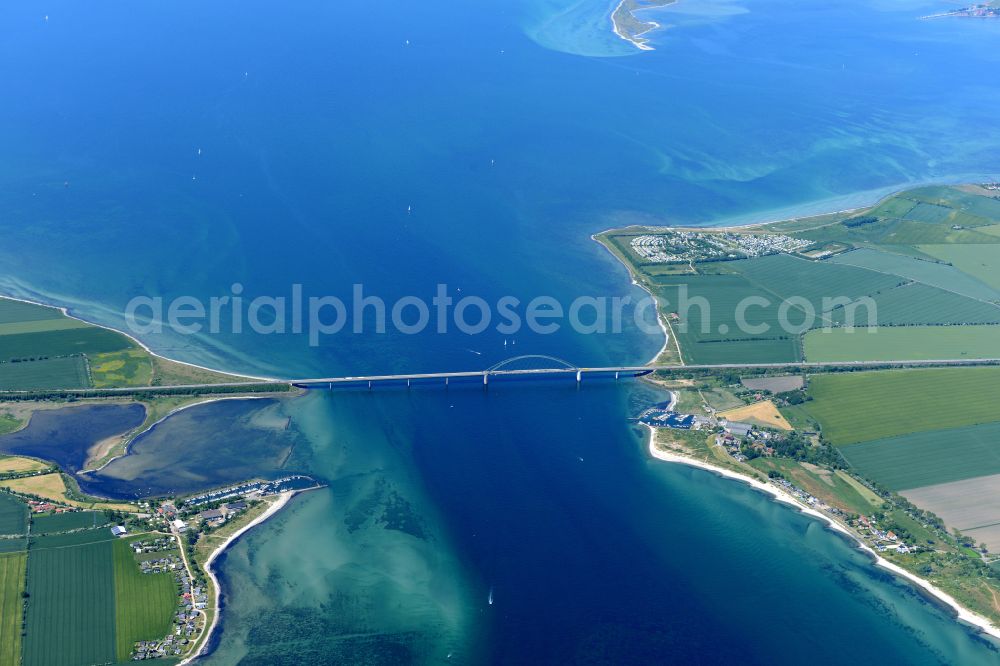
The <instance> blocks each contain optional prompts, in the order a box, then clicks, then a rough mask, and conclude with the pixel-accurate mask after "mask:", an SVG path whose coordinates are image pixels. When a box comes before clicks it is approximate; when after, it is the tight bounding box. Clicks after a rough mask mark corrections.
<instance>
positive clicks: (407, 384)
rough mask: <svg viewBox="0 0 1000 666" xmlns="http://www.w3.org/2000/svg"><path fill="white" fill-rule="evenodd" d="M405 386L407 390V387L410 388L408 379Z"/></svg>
mask: <svg viewBox="0 0 1000 666" xmlns="http://www.w3.org/2000/svg"><path fill="white" fill-rule="evenodd" d="M406 388H407V390H409V388H410V380H409V379H407V380H406Z"/></svg>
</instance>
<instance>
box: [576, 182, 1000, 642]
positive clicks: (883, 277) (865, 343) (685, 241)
mask: <svg viewBox="0 0 1000 666" xmlns="http://www.w3.org/2000/svg"><path fill="white" fill-rule="evenodd" d="M998 191H1000V184H997V183H981V184H974V185H962V186H928V187H921V188H917V189H914V190H909V191H905V192H900V193H897V194H894V195H891V196H889V197H886V198H885V199H883V200H881V201H879V202H877V203H876V204H875V205H873V206H869V207H865V208H860V209H854V210H847V211H840V212H837V213H831V214H826V215H819V216H812V217H808V218H798V219H790V220H783V221H779V222H774V223H768V224H757V225H749V226H746V227H729V228H722V227H716V228H712V227H698V228H694V227H691V228H683V227H630V228H627V229H616V230H610V231H607V232H604V233H602V234H598V235H597V236H595V238H596V240H598V241H599V242H601V243H602V244H603V245H604V246H605V247H606V248H607V249H608V250H609V251H610V252H611V253H612V254H614V255H615V256H616V257H617V258H618V259H619V260H621V261H622V262H623V263H624V264H625V265H626V266H627V267H628V269H629V271H630V273H631V275H632V279H633V281H634V283H635V284H637V285H639V286H641V287H643V288H644V289H646V290H647V291H648V292H649V293H650V294H652V295H653V296H654V298H655V299H656V301H657V307H658V310H659V316H660V319H661V322H663V323H664V324H665V325H666V326H667V327H668V332H669V335H670V337H671V338H672V339H673V341H674V343H675V349H676V355H674V354H670V355H667V356H661V357H659V358H658V359H657V365H658V369H657V371H656V372H655V373H653V374H652V375H650V376H649V378H648V379H649V381H652V382H654V383H656V384H658V385H659V386H661V387H662V388H664V389H667V390H669V391H670V392H671V396H672V397H671V400H670V401H669V402H668V403H663V404H660V405H656V406H653V407H650V408H649V409H647V410H646V411H644V412H643V413H642V414H641V415H640V416H639V421H640V422H641V423H643V424H644V425H646V426H647V427H648V428H649V429H650V431H651V437H650V452H651V454H652V455H653V456H654V457H656V458H659V459H662V460H667V461H670V462H679V463H684V464H688V465H692V466H696V467H702V468H705V469H710V470H713V471H715V472H717V473H719V474H721V475H722V476H727V477H732V478H738V479H740V480H742V481H744V482H746V483H748V484H749V485H751V486H753V487H755V488H758V489H759V490H762V491H764V492H767V493H770V494H772V495H774V496H775V497H776V498H777V499H779V500H780V501H783V502H787V503H791V504H794V505H795V506H797V507H799V508H800V509H801V510H803V512H805V513H807V514H809V515H813V516H814V517H817V518H820V519H822V520H824V521H825V522H827V523H828V524H830V525H831V529H834V530H835V531H837V532H839V533H841V534H844V535H847V536H850V537H851V538H852V539H854V540H855V541H856V542H857V543H858V544H859V547H861V548H862V549H863V550H865V551H866V552H867V553H869V554H870V555H871V556H872V557H873V559H874V560H875V562H876V563H877V564H878V565H879V566H882V567H884V568H887V569H889V570H891V571H893V572H894V573H896V574H897V575H899V576H901V577H902V578H905V579H907V580H908V581H910V582H911V583H913V584H914V585H915V586H917V587H919V588H920V589H922V590H923V591H924V592H926V593H928V594H930V595H931V596H933V597H934V598H936V599H937V600H938V601H940V602H941V603H943V604H945V605H947V606H949V607H950V608H951V609H952V610H953V611H954V612H955V614H956V615H957V616H958V617H959V618H960V619H962V620H963V621H965V622H967V623H969V624H972V625H974V626H976V627H978V628H979V629H980V630H981V631H982V632H984V633H986V634H988V635H990V636H993V637H995V638H996V637H1000V602H998V599H1000V574H998V569H997V565H998V564H1000V530H998V529H997V528H996V526H997V525H998V524H1000V514H998V513H997V510H996V508H995V507H996V506H997V504H996V500H997V499H1000V490H998V488H1000V465H997V464H996V463H993V462H991V460H992V457H993V456H994V454H993V452H992V448H991V447H990V446H989V445H987V444H985V442H995V441H997V436H998V434H1000V421H997V418H998V417H997V414H996V410H995V407H994V403H995V396H996V395H997V394H998V392H1000V367H998V361H997V359H996V357H997V353H996V350H997V349H998V348H1000V347H998V345H1000V279H998V278H997V275H998V274H1000V266H998V265H997V263H996V261H995V259H996V257H998V256H1000V236H998V235H997V234H996V233H995V232H996V230H997V229H1000V197H998V196H997V192H998ZM681 291H684V292H685V294H686V296H687V297H688V298H698V297H700V298H702V299H704V300H705V301H707V302H708V303H710V304H711V309H712V321H711V322H710V326H708V327H703V326H701V325H700V324H701V323H702V322H699V321H697V320H696V319H695V318H694V317H693V316H692V313H691V312H687V311H685V309H684V308H683V307H681V306H679V302H680V300H681V299H680V298H679V297H680V292H681ZM824 296H843V297H845V298H842V299H841V300H840V301H839V303H838V304H837V305H832V304H828V306H827V307H824V306H823V297H824ZM747 297H755V298H756V299H757V301H756V302H757V303H758V306H759V307H757V309H756V310H755V312H756V314H755V316H754V318H753V322H752V323H754V324H758V323H766V324H768V326H766V327H764V329H766V330H757V329H754V330H753V331H750V332H747V331H743V330H741V328H740V326H739V325H738V323H739V322H738V318H737V317H736V316H735V313H734V309H735V307H736V305H737V303H738V302H739V301H740V300H741V299H746V298H747ZM912 299H916V300H912ZM862 300H868V301H870V302H872V303H874V304H875V305H876V306H877V307H875V308H873V309H872V311H871V312H870V313H867V316H868V319H865V320H863V321H853V320H852V319H851V317H849V316H848V311H849V310H850V309H851V308H852V307H853V305H854V304H856V303H857V302H859V301H862ZM765 302H766V303H767V305H762V304H763V303H765ZM782 303H793V304H795V307H794V308H790V309H794V310H795V311H796V312H797V313H798V315H799V317H798V319H797V321H799V320H803V318H804V316H805V313H806V311H808V310H810V309H811V308H813V307H815V312H814V316H813V318H812V321H811V322H810V323H809V325H806V326H803V327H801V329H800V330H797V331H788V330H783V329H781V328H780V327H779V326H778V325H777V324H778V319H779V317H778V313H777V310H778V308H779V307H781V304H782ZM918 304H919V305H918ZM694 312H695V313H696V312H697V310H694ZM786 314H787V313H786ZM852 324H853V325H852ZM668 342H669V340H668ZM665 348H666V349H669V348H670V347H669V345H667V346H665ZM935 359H937V360H938V361H939V362H940V361H945V362H947V360H948V359H965V360H966V361H968V366H967V367H954V368H948V367H935V366H934V363H935ZM913 360H926V361H928V362H929V364H930V365H929V367H925V368H915V369H914V368H910V369H906V368H901V367H898V366H896V367H894V366H893V364H894V363H899V362H904V361H913ZM871 361H877V362H881V363H885V366H884V367H883V368H879V369H866V368H861V367H858V366H857V365H852V364H856V363H858V362H871ZM783 362H787V363H789V364H796V363H802V362H820V363H822V364H824V365H823V367H810V368H805V369H804V368H802V367H792V366H791V365H790V366H789V367H781V363H783ZM741 363H745V364H747V367H742V368H741V367H740V365H739V364H741ZM755 363H758V364H759V363H766V364H773V367H769V368H766V369H764V368H760V367H757V368H754V367H750V366H752V365H753V364H755ZM699 364H701V365H703V364H709V365H711V364H720V365H722V364H724V365H725V366H726V367H724V368H720V369H719V370H712V369H704V368H698V369H695V368H689V365H699ZM838 364H842V365H838ZM977 442H983V443H984V444H982V445H977Z"/></svg>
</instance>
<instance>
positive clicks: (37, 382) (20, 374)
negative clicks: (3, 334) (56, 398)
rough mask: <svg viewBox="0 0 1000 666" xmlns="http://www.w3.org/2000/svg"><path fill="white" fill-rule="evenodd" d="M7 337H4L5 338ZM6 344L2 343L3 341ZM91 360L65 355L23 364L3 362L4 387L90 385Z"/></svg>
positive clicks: (0, 369)
mask: <svg viewBox="0 0 1000 666" xmlns="http://www.w3.org/2000/svg"><path fill="white" fill-rule="evenodd" d="M2 339H3V338H0V340H2ZM0 344H2V343H0ZM89 387H90V378H89V377H88V376H87V361H86V359H84V358H83V357H82V356H64V357H61V358H47V359H43V360H38V361H22V362H20V363H0V389H2V390H11V389H20V390H46V389H69V388H89Z"/></svg>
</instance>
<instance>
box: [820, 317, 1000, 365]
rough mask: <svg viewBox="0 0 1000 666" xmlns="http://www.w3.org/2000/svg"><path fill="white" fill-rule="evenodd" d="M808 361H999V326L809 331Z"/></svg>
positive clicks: (897, 327) (893, 327) (892, 327)
mask: <svg viewBox="0 0 1000 666" xmlns="http://www.w3.org/2000/svg"><path fill="white" fill-rule="evenodd" d="M804 347H805V356H806V360H807V361H902V360H911V361H919V360H932V359H948V358H1000V326H989V325H986V326H883V327H881V328H877V329H875V331H874V332H869V331H868V330H867V329H855V330H853V331H851V330H847V329H843V328H834V329H828V330H814V331H809V333H807V334H806V336H805V341H804Z"/></svg>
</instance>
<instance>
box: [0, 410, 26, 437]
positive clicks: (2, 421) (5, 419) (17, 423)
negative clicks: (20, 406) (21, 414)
mask: <svg viewBox="0 0 1000 666" xmlns="http://www.w3.org/2000/svg"><path fill="white" fill-rule="evenodd" d="M22 425H24V423H23V422H22V421H21V419H19V418H17V417H15V416H11V415H10V414H0V435H6V434H8V433H12V432H14V431H15V430H19V429H20V428H21V426H22Z"/></svg>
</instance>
